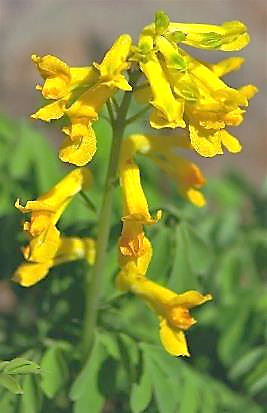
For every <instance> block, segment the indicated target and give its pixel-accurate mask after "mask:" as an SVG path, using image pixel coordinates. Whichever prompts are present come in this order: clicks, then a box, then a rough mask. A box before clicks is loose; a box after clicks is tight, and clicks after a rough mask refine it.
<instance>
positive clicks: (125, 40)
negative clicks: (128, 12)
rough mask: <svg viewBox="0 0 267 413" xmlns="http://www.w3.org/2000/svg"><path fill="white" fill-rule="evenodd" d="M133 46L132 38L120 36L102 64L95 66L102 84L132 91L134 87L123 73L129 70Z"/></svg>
mask: <svg viewBox="0 0 267 413" xmlns="http://www.w3.org/2000/svg"><path fill="white" fill-rule="evenodd" d="M131 45H132V39H131V36H129V35H128V34H123V35H121V36H119V38H118V39H117V40H116V41H115V43H114V44H113V46H112V47H111V49H110V50H109V51H108V52H107V54H106V55H105V57H104V59H103V61H102V63H100V64H97V63H95V64H94V65H95V67H96V68H97V69H98V70H99V72H100V78H101V82H102V83H105V84H106V85H108V86H111V87H117V88H119V89H122V90H132V87H131V86H130V85H129V83H128V82H127V80H126V78H125V77H124V76H123V75H122V72H123V71H124V70H126V69H128V68H129V63H128V62H127V57H128V55H129V53H130V49H131Z"/></svg>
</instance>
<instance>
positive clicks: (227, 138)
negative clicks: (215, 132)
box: [220, 130, 242, 153]
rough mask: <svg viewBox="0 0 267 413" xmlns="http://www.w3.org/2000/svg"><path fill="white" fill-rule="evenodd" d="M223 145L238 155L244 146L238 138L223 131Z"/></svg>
mask: <svg viewBox="0 0 267 413" xmlns="http://www.w3.org/2000/svg"><path fill="white" fill-rule="evenodd" d="M220 135H221V140H222V144H223V145H224V146H225V147H226V149H227V150H228V151H229V152H232V153H238V152H240V151H241V149H242V146H241V144H240V142H239V140H238V139H237V138H235V137H234V136H233V135H231V134H230V133H229V132H227V131H226V130H223V131H221V133H220Z"/></svg>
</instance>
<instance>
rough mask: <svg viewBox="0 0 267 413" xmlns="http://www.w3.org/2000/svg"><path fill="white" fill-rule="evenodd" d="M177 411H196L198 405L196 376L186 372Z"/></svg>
mask: <svg viewBox="0 0 267 413" xmlns="http://www.w3.org/2000/svg"><path fill="white" fill-rule="evenodd" d="M180 400H181V401H180V404H179V413H196V412H198V411H199V410H198V409H199V407H200V394H199V385H198V383H197V382H196V378H195V377H194V376H193V375H192V374H191V373H189V371H188V372H187V374H186V375H185V377H184V385H183V391H182V393H181V397H180Z"/></svg>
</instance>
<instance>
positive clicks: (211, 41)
mask: <svg viewBox="0 0 267 413" xmlns="http://www.w3.org/2000/svg"><path fill="white" fill-rule="evenodd" d="M167 30H168V32H169V33H175V32H182V33H184V34H185V37H184V39H182V40H181V43H184V44H187V45H189V46H193V47H198V48H200V49H216V50H223V51H225V52H229V51H234V50H240V49H242V48H243V47H245V46H246V45H247V44H248V42H249V35H248V33H247V28H246V26H245V25H244V23H242V22H240V21H229V22H225V23H223V24H222V25H221V26H217V25H213V24H192V23H172V22H171V23H170V24H169V26H168V29H167Z"/></svg>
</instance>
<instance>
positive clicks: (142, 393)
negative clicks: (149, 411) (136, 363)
mask: <svg viewBox="0 0 267 413" xmlns="http://www.w3.org/2000/svg"><path fill="white" fill-rule="evenodd" d="M151 398H152V383H151V376H150V371H149V368H148V367H147V362H146V359H145V357H144V360H143V367H142V374H141V377H140V380H139V382H138V383H134V384H133V386H132V390H131V395H130V407H131V410H132V412H133V413H141V412H143V411H144V410H145V409H146V408H147V406H148V405H149V403H150V400H151Z"/></svg>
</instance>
